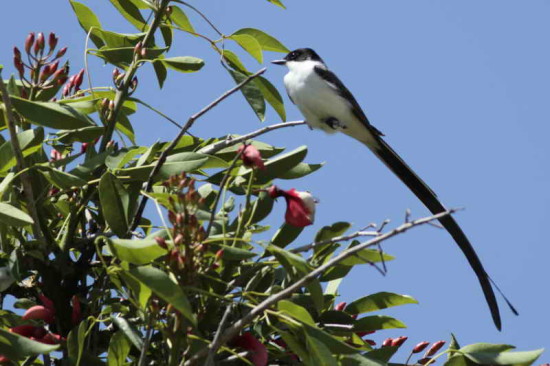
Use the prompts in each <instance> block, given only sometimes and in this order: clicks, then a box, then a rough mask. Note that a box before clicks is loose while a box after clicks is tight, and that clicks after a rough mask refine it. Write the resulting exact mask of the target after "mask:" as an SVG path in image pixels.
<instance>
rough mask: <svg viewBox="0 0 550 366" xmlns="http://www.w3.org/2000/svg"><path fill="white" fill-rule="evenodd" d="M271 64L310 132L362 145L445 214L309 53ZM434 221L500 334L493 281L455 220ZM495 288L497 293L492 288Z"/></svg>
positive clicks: (297, 53) (304, 51)
mask: <svg viewBox="0 0 550 366" xmlns="http://www.w3.org/2000/svg"><path fill="white" fill-rule="evenodd" d="M272 62H273V63H274V64H277V65H286V66H287V67H288V69H289V72H288V73H287V74H286V75H285V77H284V84H285V87H286V90H287V92H288V96H289V97H290V99H291V100H292V102H293V103H294V104H296V106H297V107H298V109H299V110H300V111H301V112H302V114H303V115H304V117H305V119H306V122H307V124H308V125H309V126H310V127H311V128H314V129H320V130H323V131H325V132H327V133H335V132H342V133H344V134H346V135H348V136H350V137H352V138H354V139H356V140H358V141H359V142H362V143H363V144H364V145H366V146H367V147H368V148H369V149H370V150H371V151H372V152H373V153H374V154H375V155H376V156H377V157H378V158H379V159H380V160H381V161H382V162H383V163H384V164H385V165H386V166H387V167H388V168H389V169H390V170H391V171H392V172H393V173H394V174H395V175H397V177H398V178H399V179H400V180H401V181H402V182H403V183H405V185H406V186H407V187H409V189H410V190H411V191H412V192H413V193H414V194H415V195H416V196H417V197H418V198H419V199H420V201H422V203H424V205H426V207H427V208H428V209H429V210H430V211H431V212H432V213H433V214H438V213H441V212H444V211H446V208H445V207H444V206H443V205H442V204H441V202H440V201H439V199H438V198H437V196H436V194H435V193H434V191H433V190H432V189H431V188H430V187H429V186H428V185H427V184H426V183H425V182H424V181H423V180H422V179H421V178H420V177H419V176H418V175H417V174H416V173H415V172H414V171H413V170H412V169H411V168H410V167H409V166H408V165H407V163H405V161H403V159H401V157H400V156H399V155H398V154H397V153H396V152H395V151H394V150H393V149H392V148H391V147H390V146H389V145H388V144H387V143H386V141H385V140H384V139H383V136H384V134H383V133H382V132H380V130H378V129H377V128H376V127H374V126H373V125H372V124H371V123H370V122H369V120H368V119H367V116H366V115H365V113H364V112H363V110H362V109H361V107H360V106H359V103H357V100H356V99H355V98H354V96H353V95H352V94H351V92H350V91H349V90H348V88H346V86H345V85H344V84H343V83H342V82H341V81H340V79H339V78H338V77H337V76H336V75H335V74H334V73H333V72H332V71H330V70H329V69H328V67H327V66H326V64H325V63H324V62H323V60H322V59H321V57H319V55H318V54H317V53H316V52H315V51H314V50H312V49H311V48H300V49H297V50H294V51H292V52H290V53H289V54H287V55H286V56H285V57H284V58H283V59H281V60H275V61H272ZM439 221H440V222H441V224H442V225H443V227H444V228H445V229H446V230H447V231H448V232H449V234H451V236H452V237H453V239H454V240H455V242H456V243H457V244H458V246H459V247H460V249H461V250H462V252H463V253H464V255H465V256H466V258H467V260H468V262H469V263H470V266H471V267H472V269H473V270H474V272H475V274H476V275H477V278H478V280H479V283H480V284H481V288H482V290H483V294H484V295H485V299H486V300H487V303H488V305H489V309H490V311H491V315H492V317H493V321H494V323H495V325H496V327H497V329H499V330H500V329H501V319H500V313H499V309H498V304H497V301H496V298H495V294H494V291H493V286H492V285H494V281H492V279H491V278H490V277H489V275H488V274H487V272H485V269H484V268H483V265H482V264H481V261H480V260H479V257H478V256H477V254H476V252H475V250H474V248H473V247H472V244H471V243H470V241H469V240H468V238H467V237H466V235H465V234H464V232H463V231H462V229H461V228H460V226H459V225H458V223H457V222H456V221H455V219H454V218H453V217H452V216H445V217H443V218H441V219H439ZM495 288H496V289H497V290H498V291H499V292H500V290H499V289H498V287H497V286H496V285H495ZM500 293H501V294H502V292H500ZM503 297H504V295H503ZM504 299H505V301H506V302H507V304H508V306H510V308H511V309H512V311H513V312H514V313H515V314H516V315H517V311H516V310H515V309H514V308H513V306H512V305H511V304H510V302H509V301H508V300H507V299H506V297H504Z"/></svg>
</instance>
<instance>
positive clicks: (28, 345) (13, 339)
mask: <svg viewBox="0 0 550 366" xmlns="http://www.w3.org/2000/svg"><path fill="white" fill-rule="evenodd" d="M58 348H59V345H49V344H44V343H40V342H36V341H33V340H31V339H29V338H27V337H23V336H20V335H19V334H15V333H11V332H9V331H7V330H6V329H2V328H0V354H2V355H4V356H6V357H8V358H10V359H12V360H18V359H22V358H25V357H29V356H36V355H41V354H48V353H50V352H53V351H55V350H57V349H58Z"/></svg>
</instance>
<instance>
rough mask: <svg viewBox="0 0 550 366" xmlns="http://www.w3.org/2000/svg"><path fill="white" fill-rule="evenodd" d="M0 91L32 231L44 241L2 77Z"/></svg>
mask: <svg viewBox="0 0 550 366" xmlns="http://www.w3.org/2000/svg"><path fill="white" fill-rule="evenodd" d="M0 93H2V102H3V103H4V115H5V117H6V118H5V119H6V123H7V125H8V130H9V134H10V140H11V141H10V143H11V147H12V150H13V155H14V156H15V161H16V167H17V170H18V171H20V172H22V173H21V182H22V183H23V195H24V196H25V200H26V202H27V209H28V210H29V213H30V215H31V217H32V220H33V225H32V226H33V231H34V235H35V237H36V238H37V239H38V240H39V241H41V242H43V243H46V240H45V237H44V234H43V233H42V229H41V227H40V221H39V220H40V217H39V216H38V210H37V208H36V205H35V202H34V193H33V189H32V183H31V179H30V176H29V175H28V173H27V172H24V173H23V171H25V159H24V157H23V152H22V151H21V145H20V144H19V139H18V138H17V131H16V129H15V116H14V115H13V111H12V105H11V100H10V97H9V94H8V89H7V88H6V86H5V85H4V82H3V81H2V78H0Z"/></svg>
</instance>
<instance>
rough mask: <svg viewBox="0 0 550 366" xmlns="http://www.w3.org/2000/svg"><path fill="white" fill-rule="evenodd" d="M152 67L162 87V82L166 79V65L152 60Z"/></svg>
mask: <svg viewBox="0 0 550 366" xmlns="http://www.w3.org/2000/svg"><path fill="white" fill-rule="evenodd" d="M153 68H154V69H155V75H157V81H158V83H159V87H160V88H161V89H162V87H163V86H164V82H165V81H166V76H167V75H168V71H166V66H164V64H163V63H162V62H161V61H159V60H156V61H154V62H153Z"/></svg>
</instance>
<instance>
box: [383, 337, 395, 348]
mask: <svg viewBox="0 0 550 366" xmlns="http://www.w3.org/2000/svg"><path fill="white" fill-rule="evenodd" d="M392 343H393V338H386V339H384V342H382V347H389V346H391V345H392Z"/></svg>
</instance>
